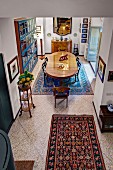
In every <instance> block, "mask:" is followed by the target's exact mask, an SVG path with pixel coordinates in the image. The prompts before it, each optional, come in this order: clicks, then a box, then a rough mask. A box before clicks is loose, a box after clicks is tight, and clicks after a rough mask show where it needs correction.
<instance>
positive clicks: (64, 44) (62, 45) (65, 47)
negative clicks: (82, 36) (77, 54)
mask: <svg viewBox="0 0 113 170" xmlns="http://www.w3.org/2000/svg"><path fill="white" fill-rule="evenodd" d="M58 51H67V52H70V53H72V40H68V41H56V40H52V41H51V52H52V53H54V52H58Z"/></svg>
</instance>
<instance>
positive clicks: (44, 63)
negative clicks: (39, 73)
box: [42, 61, 47, 72]
mask: <svg viewBox="0 0 113 170" xmlns="http://www.w3.org/2000/svg"><path fill="white" fill-rule="evenodd" d="M46 66H47V62H46V61H44V62H43V63H42V70H43V72H45V69H46Z"/></svg>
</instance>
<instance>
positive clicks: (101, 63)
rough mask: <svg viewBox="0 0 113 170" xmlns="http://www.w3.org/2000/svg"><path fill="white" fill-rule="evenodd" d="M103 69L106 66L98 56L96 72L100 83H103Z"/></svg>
mask: <svg viewBox="0 0 113 170" xmlns="http://www.w3.org/2000/svg"><path fill="white" fill-rule="evenodd" d="M105 68H106V64H105V63H104V61H103V59H102V58H101V57H100V56H99V60H98V69H97V72H98V75H99V77H100V79H101V81H102V83H103V82H104V74H105Z"/></svg>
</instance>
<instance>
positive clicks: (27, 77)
mask: <svg viewBox="0 0 113 170" xmlns="http://www.w3.org/2000/svg"><path fill="white" fill-rule="evenodd" d="M32 80H34V76H33V74H32V73H30V72H28V71H25V72H24V73H23V74H20V76H19V80H18V82H17V84H18V85H19V86H21V87H22V88H25V87H27V86H30V84H31V82H32Z"/></svg>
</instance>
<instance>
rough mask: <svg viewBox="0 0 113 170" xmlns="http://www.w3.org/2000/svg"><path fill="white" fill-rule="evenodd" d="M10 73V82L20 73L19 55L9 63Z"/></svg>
mask: <svg viewBox="0 0 113 170" xmlns="http://www.w3.org/2000/svg"><path fill="white" fill-rule="evenodd" d="M7 67H8V73H9V80H10V83H11V82H12V81H13V80H14V79H15V78H16V76H17V75H18V73H19V66H18V57H17V56H16V57H14V58H13V59H12V60H11V61H10V62H9V63H8V64H7Z"/></svg>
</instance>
